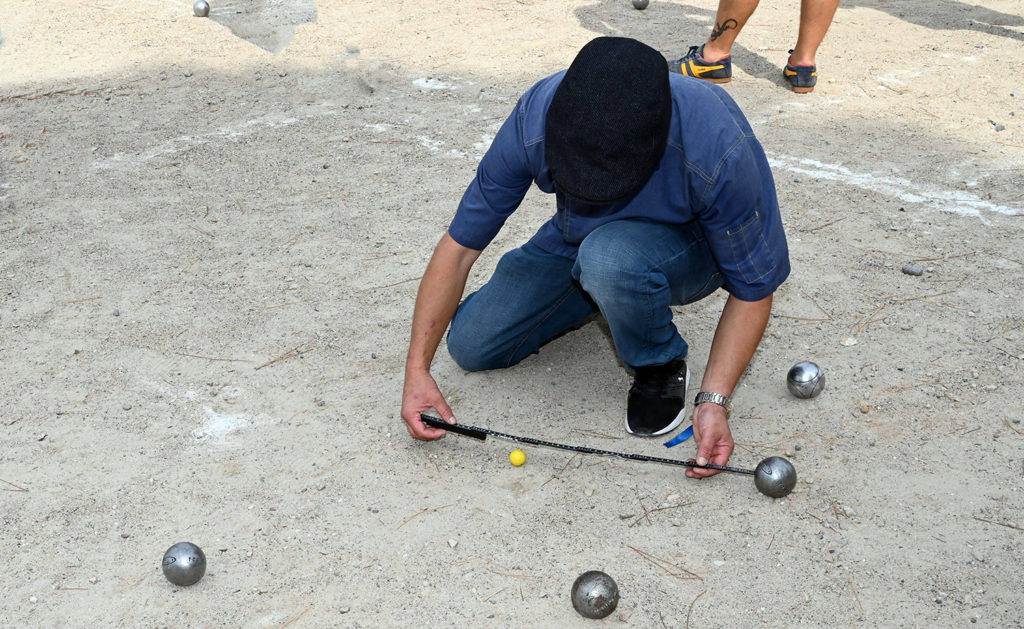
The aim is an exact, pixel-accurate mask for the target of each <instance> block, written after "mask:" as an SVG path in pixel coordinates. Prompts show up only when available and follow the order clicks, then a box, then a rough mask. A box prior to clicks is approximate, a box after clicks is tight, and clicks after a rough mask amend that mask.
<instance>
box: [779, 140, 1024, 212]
mask: <svg viewBox="0 0 1024 629" xmlns="http://www.w3.org/2000/svg"><path fill="white" fill-rule="evenodd" d="M768 163H769V164H770V165H771V167H772V168H773V169H782V170H788V171H789V172H792V173H797V174H800V175H803V176H806V177H812V178H814V179H825V180H828V181H837V182H839V183H843V184H846V185H849V186H853V187H855V188H861V189H863V190H870V191H872V192H877V193H879V194H884V195H886V196H890V197H895V198H897V199H899V200H900V201H903V202H905V203H919V204H922V205H925V206H927V207H930V208H931V209H934V210H940V211H943V212H953V213H956V214H962V215H965V216H978V217H982V218H984V217H983V214H982V213H983V212H993V213H996V214H1003V215H1005V216H1021V215H1024V210H1022V209H1021V208H1013V207H1009V206H1006V205H999V204H998V203H992V202H991V201H986V200H984V199H982V198H980V197H979V196H978V195H976V194H972V193H970V192H963V191H959V190H942V189H940V188H936V187H934V186H930V185H926V184H921V183H917V182H914V181H910V180H909V179H904V178H902V177H890V176H886V175H876V174H872V173H858V172H854V171H852V170H850V169H849V168H846V167H845V166H840V165H839V164H825V163H823V162H819V161H817V160H813V159H809V158H805V157H803V158H802V157H790V156H788V155H777V154H769V156H768Z"/></svg>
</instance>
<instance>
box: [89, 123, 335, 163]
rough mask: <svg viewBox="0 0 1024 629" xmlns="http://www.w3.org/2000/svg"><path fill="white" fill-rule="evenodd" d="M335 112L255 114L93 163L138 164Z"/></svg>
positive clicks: (116, 154)
mask: <svg viewBox="0 0 1024 629" xmlns="http://www.w3.org/2000/svg"><path fill="white" fill-rule="evenodd" d="M332 113H333V111H326V112H317V113H310V114H306V115H305V116H302V118H295V117H292V116H284V115H281V114H271V115H267V116H262V117H260V118H255V119H253V120H246V121H244V122H239V123H235V124H233V125H229V126H226V127H221V128H220V129H217V130H216V131H211V132H209V133H203V134H200V135H182V136H178V137H176V138H171V139H170V140H166V141H164V142H161V143H160V144H157V145H156V146H154V147H152V148H149V149H147V150H145V151H142V152H141V153H115V154H114V155H112V156H110V157H109V158H107V159H100V160H96V161H94V162H93V163H92V165H93V168H96V169H101V170H102V169H109V168H121V167H125V166H136V165H139V164H143V163H145V162H148V161H150V160H152V159H154V158H157V157H160V156H161V155H170V154H175V153H181V152H183V151H185V150H186V149H188V148H190V147H193V146H199V145H202V144H206V143H207V142H209V141H211V140H220V139H228V140H233V139H237V138H241V137H244V136H247V135H250V134H252V133H253V131H255V130H257V129H260V128H276V127H286V126H290V125H293V124H296V123H298V122H301V121H302V120H303V119H309V118H316V117H320V116H325V115H330V114H332Z"/></svg>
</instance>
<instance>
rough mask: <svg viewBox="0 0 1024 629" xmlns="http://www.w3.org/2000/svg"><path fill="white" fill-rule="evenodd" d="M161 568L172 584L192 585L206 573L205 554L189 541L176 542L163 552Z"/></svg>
mask: <svg viewBox="0 0 1024 629" xmlns="http://www.w3.org/2000/svg"><path fill="white" fill-rule="evenodd" d="M163 569H164V576H165V577H167V580H168V581H170V582H171V583H173V584H174V585H183V586H184V585H192V584H193V583H195V582H197V581H199V579H202V578H203V575H204V574H206V555H204V554H203V550H202V549H201V548H199V547H198V546H196V545H195V544H193V543H191V542H178V543H177V544H175V545H174V546H171V547H170V548H168V549H167V552H165V553H164V560H163Z"/></svg>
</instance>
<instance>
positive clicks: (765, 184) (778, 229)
mask: <svg viewBox="0 0 1024 629" xmlns="http://www.w3.org/2000/svg"><path fill="white" fill-rule="evenodd" d="M699 220H700V225H701V228H702V230H703V232H704V237H705V239H706V240H707V242H708V245H709V246H710V248H711V252H712V255H713V256H714V257H715V261H716V262H717V264H718V267H719V269H720V270H721V272H722V275H723V277H724V282H723V284H724V286H725V289H726V290H727V291H729V293H730V294H732V295H734V296H735V297H737V298H739V299H742V300H744V301H758V300H760V299H764V298H765V297H768V296H769V295H771V294H772V293H774V292H775V290H776V289H777V288H778V287H779V286H780V285H781V284H782V282H783V281H785V279H786V277H788V276H789V271H790V266H789V248H788V245H787V244H786V235H785V232H784V231H783V227H782V217H781V215H780V212H779V203H778V198H777V197H776V194H775V181H774V179H773V178H772V173H771V168H770V167H769V166H768V160H767V158H766V157H765V155H764V150H763V149H762V148H761V145H760V144H759V143H758V142H757V140H756V139H755V138H754V137H753V136H751V135H744V136H742V138H741V139H739V140H738V141H737V144H736V145H735V146H734V147H733V149H732V151H731V152H730V153H729V155H728V157H726V158H725V159H724V160H723V162H722V163H721V166H720V168H719V173H718V176H716V177H715V178H714V179H713V180H712V184H711V185H710V186H709V188H708V189H707V194H706V195H705V205H704V209H703V211H702V212H701V214H700V217H699Z"/></svg>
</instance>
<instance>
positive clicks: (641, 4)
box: [633, 0, 650, 11]
mask: <svg viewBox="0 0 1024 629" xmlns="http://www.w3.org/2000/svg"><path fill="white" fill-rule="evenodd" d="M649 2H650V0H633V8H634V9H636V10H638V11H643V10H644V9H646V8H647V5H648V3H649Z"/></svg>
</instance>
